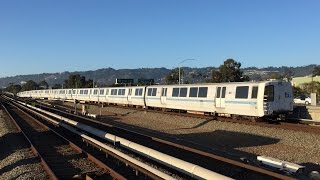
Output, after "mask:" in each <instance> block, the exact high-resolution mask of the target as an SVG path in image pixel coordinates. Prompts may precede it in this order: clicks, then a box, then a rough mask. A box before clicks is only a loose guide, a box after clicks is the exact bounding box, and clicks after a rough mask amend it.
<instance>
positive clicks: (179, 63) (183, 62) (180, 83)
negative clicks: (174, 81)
mask: <svg viewBox="0 0 320 180" xmlns="http://www.w3.org/2000/svg"><path fill="white" fill-rule="evenodd" d="M195 60H196V59H185V60H182V61H181V62H179V84H181V82H180V81H181V77H180V76H181V75H180V68H181V67H180V64H182V63H184V62H186V61H195Z"/></svg>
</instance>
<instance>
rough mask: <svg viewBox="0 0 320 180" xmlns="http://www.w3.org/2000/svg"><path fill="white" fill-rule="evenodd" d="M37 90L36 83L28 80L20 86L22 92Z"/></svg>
mask: <svg viewBox="0 0 320 180" xmlns="http://www.w3.org/2000/svg"><path fill="white" fill-rule="evenodd" d="M36 89H39V86H38V84H37V83H36V82H34V81H32V80H29V81H27V82H26V83H25V84H24V85H22V89H21V90H22V91H30V90H36Z"/></svg>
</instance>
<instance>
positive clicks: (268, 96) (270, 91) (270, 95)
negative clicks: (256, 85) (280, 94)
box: [264, 85, 274, 102]
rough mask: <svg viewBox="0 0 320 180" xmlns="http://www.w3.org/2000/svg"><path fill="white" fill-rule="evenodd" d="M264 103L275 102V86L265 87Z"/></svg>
mask: <svg viewBox="0 0 320 180" xmlns="http://www.w3.org/2000/svg"><path fill="white" fill-rule="evenodd" d="M264 101H266V102H272V101H274V86H273V85H268V86H266V87H265V90H264Z"/></svg>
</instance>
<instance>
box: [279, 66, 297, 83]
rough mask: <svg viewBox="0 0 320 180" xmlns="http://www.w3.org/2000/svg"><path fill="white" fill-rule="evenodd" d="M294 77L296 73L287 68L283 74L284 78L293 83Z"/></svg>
mask: <svg viewBox="0 0 320 180" xmlns="http://www.w3.org/2000/svg"><path fill="white" fill-rule="evenodd" d="M293 75H294V73H293V72H292V71H291V69H289V68H286V69H285V70H284V73H283V76H282V77H283V78H286V79H287V80H288V81H291V80H292V76H293Z"/></svg>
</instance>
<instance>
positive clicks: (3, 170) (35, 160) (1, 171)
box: [0, 157, 40, 174]
mask: <svg viewBox="0 0 320 180" xmlns="http://www.w3.org/2000/svg"><path fill="white" fill-rule="evenodd" d="M39 162H40V161H39V158H38V157H33V158H28V159H22V160H19V161H17V162H15V163H13V164H10V165H8V166H5V167H3V168H1V169H0V174H4V173H6V172H9V171H11V170H12V169H14V168H16V167H18V166H23V165H28V164H35V163H39Z"/></svg>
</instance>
